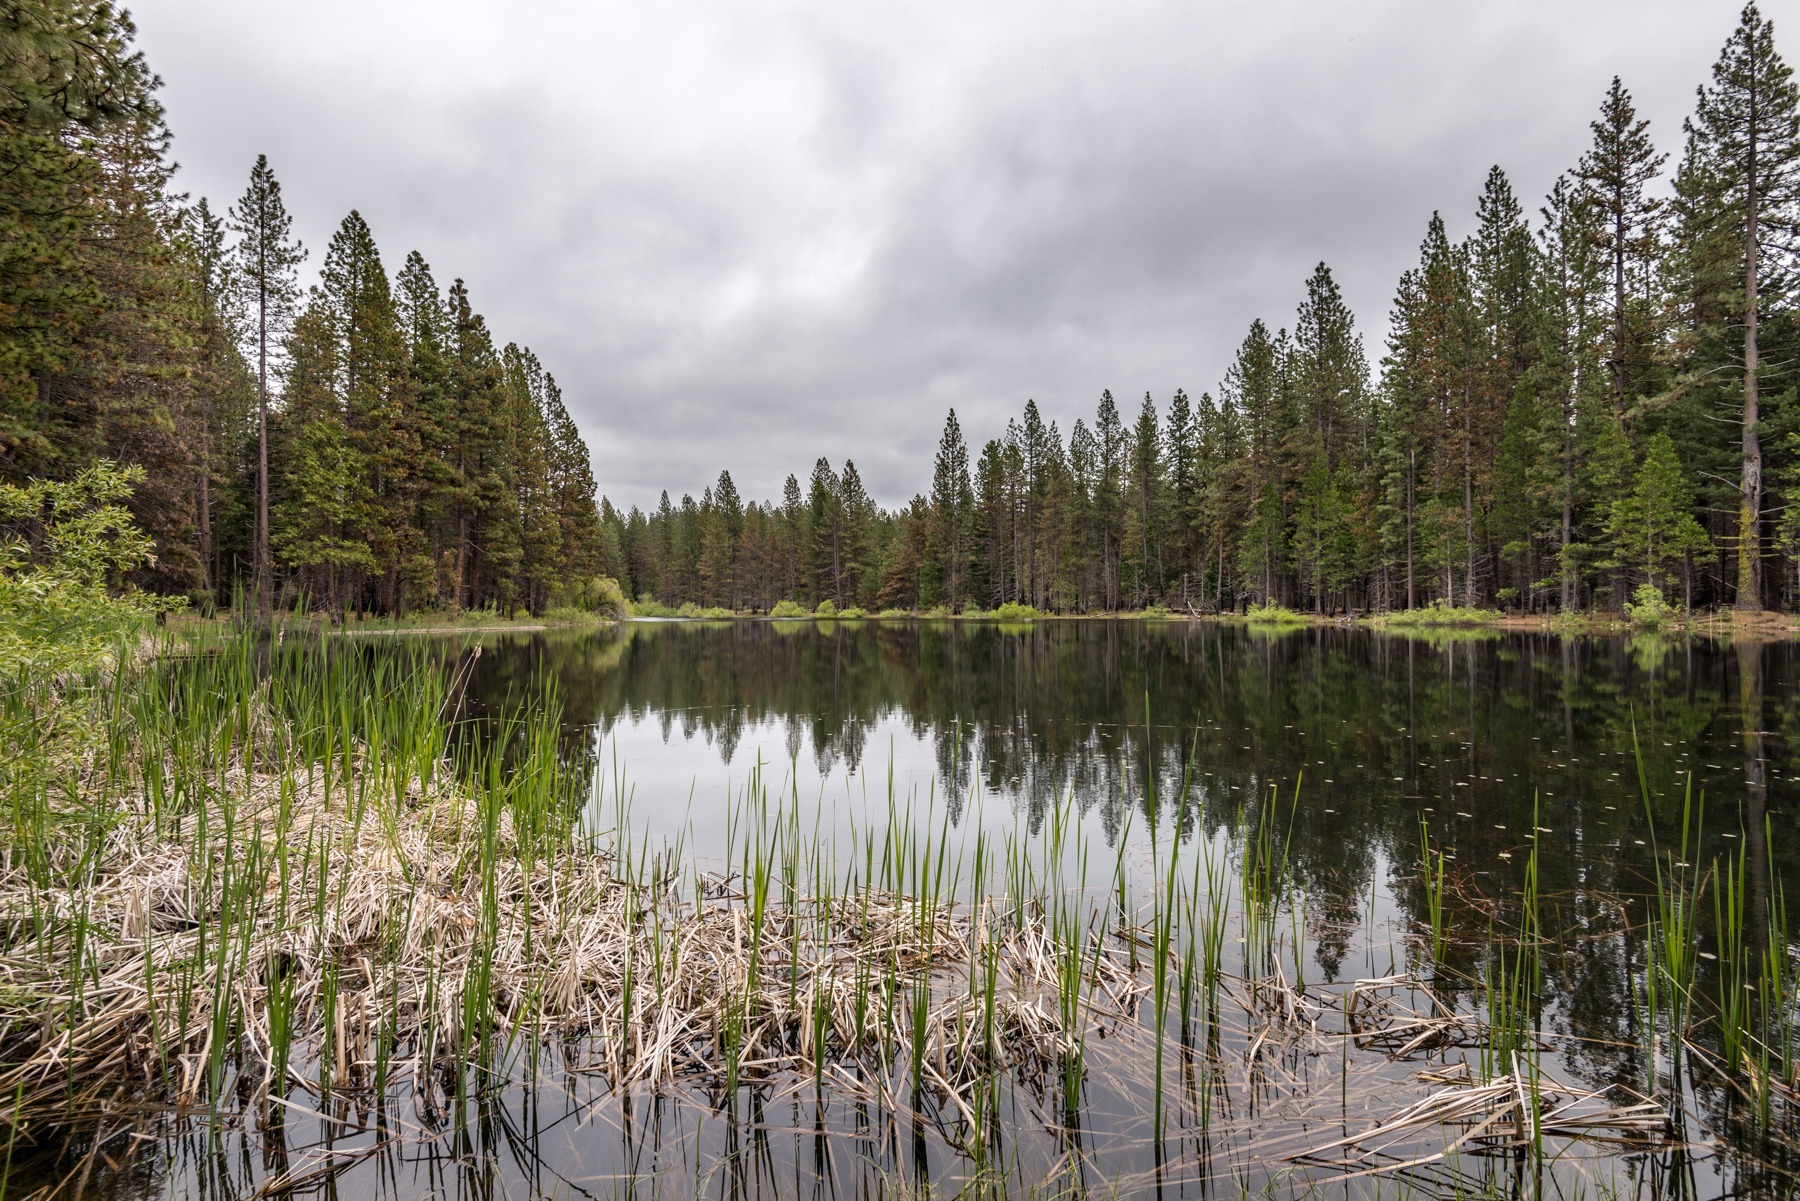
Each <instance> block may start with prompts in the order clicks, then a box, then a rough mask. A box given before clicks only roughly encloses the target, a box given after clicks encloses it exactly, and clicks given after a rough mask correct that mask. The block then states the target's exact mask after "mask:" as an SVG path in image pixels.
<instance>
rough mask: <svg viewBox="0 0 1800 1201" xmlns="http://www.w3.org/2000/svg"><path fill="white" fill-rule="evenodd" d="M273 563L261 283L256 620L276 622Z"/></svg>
mask: <svg viewBox="0 0 1800 1201" xmlns="http://www.w3.org/2000/svg"><path fill="white" fill-rule="evenodd" d="M273 576H274V567H273V564H272V563H271V562H270V558H269V297H268V288H267V287H266V286H265V287H263V288H262V289H261V290H260V291H259V293H258V296H257V306H256V621H257V627H258V628H259V629H264V630H266V629H268V628H269V627H270V626H272V625H274V624H275V591H274V589H275V581H274V579H273Z"/></svg>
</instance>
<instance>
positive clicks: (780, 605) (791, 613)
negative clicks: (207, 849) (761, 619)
mask: <svg viewBox="0 0 1800 1201" xmlns="http://www.w3.org/2000/svg"><path fill="white" fill-rule="evenodd" d="M769 616H770V617H805V616H807V612H806V610H805V609H802V608H801V607H800V605H799V604H798V603H797V602H795V601H791V600H781V601H776V602H775V607H774V608H773V609H770V610H769Z"/></svg>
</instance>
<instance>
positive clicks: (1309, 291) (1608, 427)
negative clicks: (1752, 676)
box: [601, 5, 1800, 612]
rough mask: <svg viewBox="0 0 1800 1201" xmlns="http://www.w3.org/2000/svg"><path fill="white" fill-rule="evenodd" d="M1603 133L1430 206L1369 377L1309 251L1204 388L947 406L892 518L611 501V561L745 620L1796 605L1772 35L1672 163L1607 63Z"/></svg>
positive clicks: (607, 535) (1687, 131)
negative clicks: (1464, 227)
mask: <svg viewBox="0 0 1800 1201" xmlns="http://www.w3.org/2000/svg"><path fill="white" fill-rule="evenodd" d="M1591 131H1592V143H1591V145H1590V147H1589V149H1588V150H1587V151H1586V152H1585V153H1583V154H1582V155H1581V156H1580V158H1579V160H1578V161H1577V162H1576V163H1575V164H1573V166H1571V167H1570V169H1569V170H1568V171H1566V172H1565V173H1564V174H1563V175H1561V176H1560V177H1559V178H1558V179H1557V180H1556V181H1555V183H1554V185H1553V186H1552V187H1551V189H1550V191H1549V194H1548V195H1547V196H1546V197H1545V198H1544V199H1543V201H1542V202H1541V204H1540V205H1539V206H1538V209H1537V213H1536V215H1535V217H1534V216H1533V215H1531V214H1528V213H1527V212H1526V208H1525V204H1524V203H1523V202H1522V201H1521V200H1520V199H1519V197H1518V196H1517V194H1516V193H1515V192H1514V190H1513V187H1512V185H1511V183H1510V182H1509V180H1508V178H1507V176H1506V174H1505V173H1504V172H1503V171H1502V170H1501V169H1500V168H1499V167H1495V168H1494V169H1493V170H1492V171H1491V172H1490V173H1489V174H1488V176H1487V179H1486V180H1485V182H1484V184H1483V186H1482V188H1481V191H1480V194H1479V196H1478V197H1477V200H1476V204H1475V213H1474V217H1475V221H1474V225H1475V229H1474V232H1473V233H1472V234H1470V235H1469V236H1467V237H1466V238H1462V239H1460V240H1457V239H1453V238H1452V237H1451V236H1450V234H1449V232H1448V227H1447V225H1446V222H1445V221H1444V219H1443V217H1442V216H1441V214H1433V216H1432V218H1431V220H1430V221H1429V223H1428V224H1427V226H1426V231H1425V236H1424V238H1423V240H1422V242H1421V245H1420V250H1419V258H1418V261H1417V263H1416V264H1414V265H1412V266H1411V267H1409V268H1407V269H1406V270H1405V271H1404V272H1403V273H1402V274H1401V276H1400V280H1399V283H1398V286H1397V288H1396V290H1395V295H1394V300H1393V304H1392V309H1391V316H1390V321H1389V331H1388V335H1387V339H1386V344H1385V347H1384V348H1383V353H1382V354H1381V357H1380V359H1379V361H1378V362H1376V363H1374V364H1371V363H1370V362H1369V358H1368V355H1367V352H1366V351H1365V348H1364V345H1363V341H1362V338H1361V336H1360V335H1359V334H1358V332H1357V331H1356V329H1355V325H1354V322H1353V320H1352V316H1351V313H1350V310H1349V308H1348V307H1347V306H1346V305H1345V303H1344V300H1343V297H1342V294H1341V292H1340V291H1339V288H1338V285H1337V283H1336V281H1335V280H1334V279H1333V278H1332V275H1331V272H1330V269H1329V268H1328V267H1327V266H1326V265H1325V264H1323V263H1321V264H1320V265H1319V266H1318V267H1317V268H1316V270H1315V271H1314V272H1313V274H1312V276H1311V278H1310V279H1308V280H1307V282H1306V287H1305V297H1304V299H1303V301H1302V302H1301V304H1300V306H1299V309H1298V311H1297V313H1296V314H1295V317H1294V320H1293V322H1292V325H1291V327H1281V328H1276V329H1273V330H1271V329H1270V328H1269V326H1268V325H1266V324H1265V323H1264V322H1262V321H1261V320H1258V321H1254V322H1252V323H1251V325H1250V327H1249V330H1248V332H1247V333H1246V335H1245V337H1244V339H1243V341H1242V343H1241V344H1240V346H1239V347H1238V349H1237V352H1236V354H1235V356H1234V358H1233V360H1232V362H1231V364H1230V366H1229V368H1228V370H1227V371H1226V372H1225V375H1224V379H1223V380H1222V381H1221V382H1220V384H1219V385H1218V387H1217V389H1216V391H1214V392H1208V393H1203V394H1202V395H1200V396H1199V397H1197V398H1190V397H1189V396H1187V395H1186V393H1185V392H1183V391H1179V390H1178V391H1176V392H1175V393H1174V395H1173V396H1172V397H1170V398H1169V399H1168V400H1167V401H1166V402H1164V403H1160V404H1159V403H1158V402H1157V401H1156V400H1154V399H1153V398H1152V397H1151V396H1150V395H1148V394H1146V395H1145V396H1144V399H1143V401H1142V402H1141V404H1139V405H1138V406H1137V411H1136V413H1135V414H1132V413H1131V412H1130V411H1129V405H1127V406H1125V407H1124V410H1123V411H1122V408H1121V405H1120V404H1119V402H1117V401H1115V399H1114V398H1113V396H1112V394H1111V392H1110V391H1108V392H1106V393H1104V394H1103V395H1102V396H1101V397H1100V400H1099V403H1098V406H1097V408H1096V410H1095V412H1094V415H1093V417H1092V420H1091V421H1088V420H1077V421H1076V422H1075V423H1074V426H1073V428H1071V429H1070V430H1069V431H1068V433H1067V436H1066V437H1065V436H1064V435H1063V433H1062V432H1061V431H1059V430H1058V428H1057V425H1056V423H1055V422H1054V421H1051V422H1048V423H1046V422H1045V420H1044V418H1043V416H1042V414H1041V413H1040V412H1039V410H1038V407H1037V405H1036V404H1035V403H1034V402H1027V403H1026V405H1025V408H1024V412H1023V413H1022V414H1021V415H1020V416H1019V417H1018V418H1016V419H1014V420H1012V421H1009V422H1008V423H1007V426H1006V429H1005V430H1004V432H1002V433H1001V434H1000V435H999V436H998V437H995V438H992V439H990V440H988V441H986V442H985V443H983V444H982V445H981V446H980V448H979V449H976V448H974V446H973V445H972V444H971V443H969V442H966V441H965V439H964V436H963V433H962V430H961V427H960V425H959V424H958V421H957V418H956V414H955V413H954V412H952V413H951V414H950V415H949V418H948V420H947V421H946V422H945V425H944V429H943V434H942V438H941V439H940V441H939V444H938V449H937V454H936V456H935V460H934V462H933V465H932V476H931V486H930V488H929V490H928V491H927V492H923V493H921V494H919V495H916V496H914V497H913V498H912V500H911V501H910V502H909V503H907V504H906V505H904V506H901V507H900V508H898V509H894V510H886V509H883V508H881V507H880V506H878V505H876V504H874V503H873V502H872V501H871V500H870V499H869V497H868V495H867V493H866V492H865V490H864V488H863V485H862V482H861V478H860V476H859V475H858V473H857V471H856V468H855V465H854V464H853V463H849V462H846V463H845V464H844V465H843V468H842V470H841V471H834V470H833V468H832V467H831V465H830V464H829V463H828V462H827V461H825V460H824V459H821V460H819V461H818V462H817V463H816V464H815V465H814V467H813V469H812V472H811V475H810V477H809V478H808V480H807V481H806V482H805V483H802V482H801V481H800V479H799V478H798V477H797V476H790V477H789V478H788V480H787V485H786V488H785V489H784V492H783V495H782V497H781V499H780V500H779V501H770V502H765V503H755V502H750V503H746V502H744V501H743V500H742V498H741V497H740V496H739V495H738V492H737V489H736V487H735V485H734V484H733V482H732V480H731V477H730V474H729V472H722V473H721V474H720V476H719V478H718V481H717V482H716V483H715V484H714V485H713V486H712V487H710V488H708V489H706V490H705V492H704V493H703V495H702V496H701V497H700V499H698V500H695V499H694V498H693V497H691V496H684V497H682V499H681V501H680V502H679V503H678V504H677V503H674V502H672V501H671V500H670V499H669V497H668V496H667V494H665V495H664V496H663V498H662V502H661V504H660V505H659V506H658V507H657V508H656V509H655V510H654V511H652V512H649V513H645V512H642V511H640V510H638V509H637V508H632V509H630V510H629V511H626V512H621V511H619V510H618V509H616V508H615V507H614V506H612V505H611V504H610V503H608V502H605V501H603V502H602V505H601V516H602V521H603V524H604V527H605V528H604V531H603V540H604V544H605V557H606V561H607V563H608V565H609V570H610V571H611V572H612V573H613V574H614V575H616V576H617V577H618V578H619V579H621V580H622V581H623V582H624V583H625V584H626V585H627V588H628V591H629V592H630V593H631V594H632V595H634V596H635V597H637V598H639V599H640V600H642V599H645V598H650V597H654V598H656V599H658V600H660V601H662V602H664V603H667V604H679V603H684V602H692V603H695V604H702V605H720V606H726V607H730V608H735V609H744V608H754V609H767V608H769V607H770V606H772V605H774V604H776V603H778V602H779V601H783V600H791V601H794V602H797V603H800V604H804V605H807V606H811V605H816V604H817V603H819V602H821V601H825V600H829V601H831V602H832V603H833V605H835V606H836V607H838V608H840V609H841V608H843V607H846V606H850V605H854V606H858V607H862V608H866V609H887V608H902V609H933V608H938V607H942V608H945V609H948V610H952V611H954V610H962V609H968V608H993V607H995V606H997V605H1000V604H1003V603H1007V602H1015V603H1022V604H1030V605H1033V606H1035V607H1038V608H1044V609H1051V610H1058V611H1070V612H1083V611H1104V610H1118V609H1129V608H1139V607H1144V606H1149V605H1158V604H1160V605H1169V606H1182V607H1188V608H1194V609H1213V610H1216V609H1228V608H1232V607H1234V606H1238V605H1242V604H1248V603H1250V602H1251V601H1256V602H1261V603H1268V602H1277V603H1282V604H1286V605H1289V606H1292V607H1297V608H1306V609H1311V610H1313V611H1315V612H1324V611H1340V610H1346V609H1349V610H1365V611H1366V610H1387V609H1399V608H1412V607H1417V606H1423V605H1428V604H1433V603H1441V604H1448V605H1452V606H1459V607H1460V606H1483V607H1486V606H1494V605H1501V606H1506V607H1510V608H1514V609H1522V610H1527V611H1532V612H1551V611H1558V610H1560V611H1573V610H1577V609H1582V608H1586V607H1590V606H1598V607H1602V608H1616V607H1617V606H1619V605H1620V604H1622V603H1624V602H1625V601H1626V600H1627V599H1629V598H1630V597H1631V596H1632V595H1633V594H1634V593H1635V592H1636V590H1638V589H1640V588H1642V587H1643V586H1645V585H1649V586H1650V587H1652V588H1654V589H1656V590H1657V591H1658V592H1660V593H1662V594H1663V595H1664V596H1665V597H1667V598H1670V599H1673V600H1677V601H1680V602H1683V603H1687V604H1690V605H1726V604H1729V605H1733V606H1736V607H1737V608H1740V609H1750V610H1754V609H1760V608H1763V607H1767V606H1780V607H1784V608H1788V607H1792V606H1793V605H1794V604H1795V601H1796V599H1797V589H1800V506H1794V505H1790V504H1789V499H1790V497H1793V498H1796V499H1800V406H1797V405H1796V403H1795V380H1796V378H1797V377H1796V375H1795V372H1794V364H1795V359H1796V355H1797V354H1800V337H1797V334H1796V311H1797V310H1796V286H1797V283H1800V273H1797V272H1796V267H1797V266H1800V261H1797V257H1796V250H1797V240H1800V97H1797V92H1796V87H1795V85H1794V82H1793V80H1792V77H1791V71H1790V69H1789V68H1788V66H1787V65H1786V64H1785V63H1784V62H1783V60H1782V58H1781V57H1780V55H1779V54H1778V53H1777V51H1776V48H1775V43H1774V29H1773V26H1772V25H1771V23H1770V22H1769V21H1768V20H1767V19H1766V18H1764V17H1763V16H1762V14H1761V13H1760V12H1759V11H1758V9H1757V8H1756V6H1755V5H1750V6H1748V7H1746V8H1745V9H1744V10H1743V12H1742V14H1741V16H1740V18H1739V22H1738V24H1737V27H1736V28H1735V29H1734V30H1733V31H1732V33H1731V35H1730V37H1729V39H1728V40H1727V41H1726V43H1725V46H1724V48H1723V50H1722V51H1721V53H1720V55H1719V58H1718V60H1717V63H1716V65H1715V66H1714V67H1713V70H1712V74H1711V78H1710V79H1709V80H1708V81H1707V82H1706V83H1704V84H1702V85H1701V86H1700V87H1699V88H1698V90H1697V96H1696V102H1695V106H1694V110H1693V112H1692V114H1691V115H1690V116H1689V117H1687V119H1686V120H1685V121H1684V122H1683V125H1682V128H1681V131H1680V153H1679V156H1678V157H1677V159H1676V161H1675V163H1674V167H1673V170H1672V172H1671V171H1670V170H1669V162H1670V155H1669V153H1668V152H1665V151H1663V150H1660V149H1658V146H1657V143H1656V142H1655V141H1654V140H1653V139H1652V137H1651V134H1650V128H1649V123H1648V122H1647V121H1646V120H1644V119H1642V118H1640V117H1639V115H1638V113H1637V111H1636V109H1635V106H1634V105H1633V102H1632V98H1631V95H1630V93H1629V91H1628V90H1627V89H1626V88H1625V87H1624V85H1623V84H1622V83H1621V81H1620V80H1618V79H1617V78H1615V79H1614V80H1613V81H1612V84H1611V86H1610V87H1609V88H1608V89H1607V90H1606V92H1605V94H1604V96H1603V97H1602V99H1601V103H1600V106H1599V111H1598V115H1597V116H1596V117H1595V119H1594V120H1593V121H1592V122H1591Z"/></svg>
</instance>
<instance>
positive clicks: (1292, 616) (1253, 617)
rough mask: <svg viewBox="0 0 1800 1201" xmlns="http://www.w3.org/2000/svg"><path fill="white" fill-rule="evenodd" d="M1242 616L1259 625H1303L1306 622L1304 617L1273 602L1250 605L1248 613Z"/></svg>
mask: <svg viewBox="0 0 1800 1201" xmlns="http://www.w3.org/2000/svg"><path fill="white" fill-rule="evenodd" d="M1244 616H1245V617H1246V618H1247V619H1248V620H1250V621H1253V622H1256V623H1257V624H1259V625H1304V624H1305V622H1306V618H1305V617H1303V616H1301V615H1300V614H1298V613H1296V612H1294V611H1293V610H1292V609H1290V608H1288V607H1287V606H1285V605H1278V604H1276V603H1275V602H1274V601H1269V602H1268V603H1267V604H1264V605H1251V606H1250V611H1249V612H1248V613H1246V614H1245V615H1244Z"/></svg>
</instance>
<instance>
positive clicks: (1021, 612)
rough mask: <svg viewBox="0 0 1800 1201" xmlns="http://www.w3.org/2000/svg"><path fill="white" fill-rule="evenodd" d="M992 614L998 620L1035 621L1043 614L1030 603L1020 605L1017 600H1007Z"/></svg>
mask: <svg viewBox="0 0 1800 1201" xmlns="http://www.w3.org/2000/svg"><path fill="white" fill-rule="evenodd" d="M994 616H995V618H997V619H998V620H1000V621H1036V620H1037V619H1038V618H1040V617H1042V616H1043V614H1042V613H1039V612H1038V611H1037V610H1036V609H1034V608H1032V607H1031V606H1030V605H1022V604H1020V603H1019V602H1018V601H1007V602H1006V603H1005V604H1003V605H1001V606H1000V607H999V608H998V609H995V610H994Z"/></svg>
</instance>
